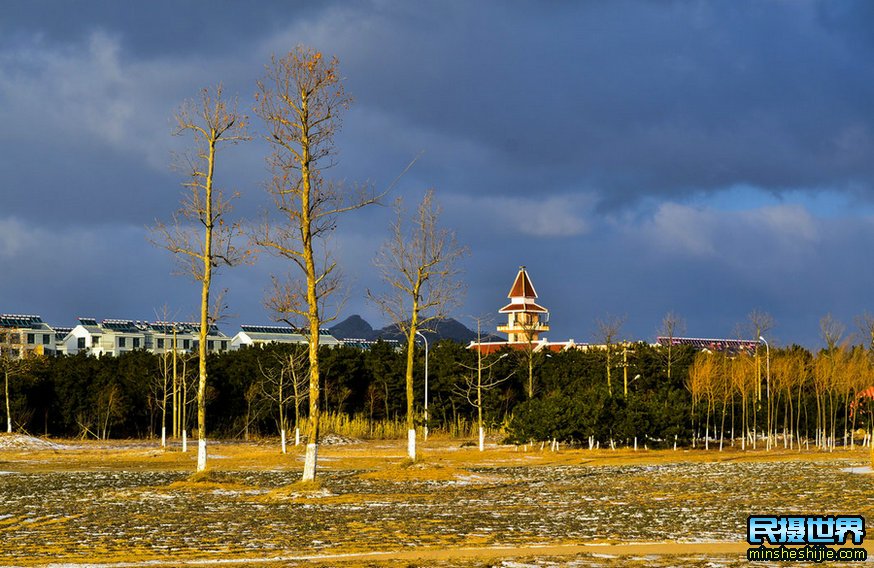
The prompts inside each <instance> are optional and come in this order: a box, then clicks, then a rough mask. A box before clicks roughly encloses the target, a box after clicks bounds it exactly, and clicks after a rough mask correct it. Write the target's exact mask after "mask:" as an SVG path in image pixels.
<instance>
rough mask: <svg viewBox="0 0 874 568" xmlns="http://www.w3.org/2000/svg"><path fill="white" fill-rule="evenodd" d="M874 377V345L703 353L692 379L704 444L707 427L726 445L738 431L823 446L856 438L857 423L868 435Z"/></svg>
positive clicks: (748, 437) (769, 441) (745, 440)
mask: <svg viewBox="0 0 874 568" xmlns="http://www.w3.org/2000/svg"><path fill="white" fill-rule="evenodd" d="M766 357H767V358H766ZM872 384H874V361H872V356H871V351H870V350H868V349H865V348H864V347H862V346H849V345H834V344H833V345H831V346H830V347H828V348H826V349H823V350H821V351H819V352H818V353H817V354H816V355H812V354H811V353H810V352H808V351H807V350H805V349H802V348H800V347H797V346H795V347H791V348H788V349H780V350H776V351H773V352H771V353H770V356H767V355H765V356H762V355H761V354H759V355H758V356H756V355H753V354H748V353H739V354H736V355H733V356H728V354H725V353H719V354H712V355H710V354H706V353H700V354H698V355H696V357H695V359H694V361H693V363H692V366H691V367H690V369H689V373H688V381H687V385H688V387H689V391H690V393H691V395H692V419H693V420H694V421H696V423H695V424H694V427H695V431H696V432H700V431H701V430H702V429H703V432H704V436H705V438H704V441H703V443H704V444H705V447H708V446H709V442H708V438H709V437H710V436H708V434H712V435H713V437H714V439H718V443H719V444H720V446H722V444H724V441H725V439H726V438H728V439H733V438H734V437H735V433H737V435H738V436H739V437H740V440H741V446H742V447H745V446H746V445H748V444H749V445H752V446H753V447H756V444H757V442H758V441H759V438H764V444H765V445H766V447H771V446H773V445H775V444H780V445H782V446H783V447H788V448H793V447H801V445H802V444H804V445H805V446H810V445H814V446H816V447H819V448H822V449H830V448H834V447H836V446H839V445H843V446H846V445H850V446H852V445H855V436H854V432H856V430H857V429H858V428H860V427H861V428H864V429H865V432H866V433H865V435H864V437H863V441H866V442H867V441H868V440H869V439H870V433H869V432H868V430H869V428H870V424H871V423H872V418H874V416H872V412H874V406H872V404H871V397H872V395H874V392H872V389H871V385H872ZM756 433H758V435H756Z"/></svg>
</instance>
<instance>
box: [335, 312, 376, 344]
mask: <svg viewBox="0 0 874 568" xmlns="http://www.w3.org/2000/svg"><path fill="white" fill-rule="evenodd" d="M329 331H330V332H331V335H333V336H334V337H336V338H337V339H376V337H375V336H374V334H375V333H376V332H375V331H374V330H373V327H372V326H371V325H370V324H369V323H367V322H366V321H364V318H362V317H361V316H359V315H357V314H356V315H354V316H349V317H348V318H346V319H344V320H343V321H341V322H340V323H338V324H337V325H335V326H334V327H331V328H329Z"/></svg>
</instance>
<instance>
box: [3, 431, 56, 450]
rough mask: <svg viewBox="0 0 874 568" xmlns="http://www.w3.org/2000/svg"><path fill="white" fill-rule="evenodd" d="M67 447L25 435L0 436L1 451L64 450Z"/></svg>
mask: <svg viewBox="0 0 874 568" xmlns="http://www.w3.org/2000/svg"><path fill="white" fill-rule="evenodd" d="M66 447H67V446H64V445H62V444H56V443H54V442H49V441H48V440H43V439H41V438H35V437H33V436H27V435H25V434H0V450H18V451H20V450H63V449H66Z"/></svg>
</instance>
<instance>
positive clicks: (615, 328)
mask: <svg viewBox="0 0 874 568" xmlns="http://www.w3.org/2000/svg"><path fill="white" fill-rule="evenodd" d="M624 324H625V316H614V315H610V314H607V315H606V316H604V317H603V318H598V319H596V320H595V327H596V328H597V331H596V332H595V333H596V337H597V338H598V340H599V341H601V343H602V344H603V345H604V349H605V351H606V353H607V391H608V392H609V393H610V394H611V395H612V394H613V384H612V381H611V376H612V375H611V373H612V370H613V348H614V347H615V344H616V339H617V338H618V337H619V334H620V333H621V331H622V326H623V325H624Z"/></svg>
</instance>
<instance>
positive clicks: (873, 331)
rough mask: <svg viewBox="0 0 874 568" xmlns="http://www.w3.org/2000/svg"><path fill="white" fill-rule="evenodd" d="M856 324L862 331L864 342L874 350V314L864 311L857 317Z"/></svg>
mask: <svg viewBox="0 0 874 568" xmlns="http://www.w3.org/2000/svg"><path fill="white" fill-rule="evenodd" d="M856 326H857V327H858V328H859V331H860V332H861V333H862V341H863V344H865V343H867V348H868V349H871V350H874V314H871V313H869V312H867V311H866V312H864V313H863V314H862V315H861V316H858V317H857V318H856Z"/></svg>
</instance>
